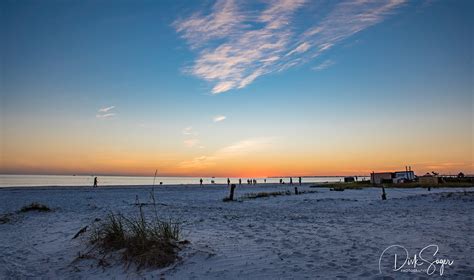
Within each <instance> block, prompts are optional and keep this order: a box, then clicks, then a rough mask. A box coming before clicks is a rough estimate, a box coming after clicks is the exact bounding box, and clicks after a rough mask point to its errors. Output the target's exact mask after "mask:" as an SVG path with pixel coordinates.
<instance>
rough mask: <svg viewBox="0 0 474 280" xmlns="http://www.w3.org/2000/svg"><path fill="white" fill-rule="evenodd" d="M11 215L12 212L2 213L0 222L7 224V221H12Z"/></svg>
mask: <svg viewBox="0 0 474 280" xmlns="http://www.w3.org/2000/svg"><path fill="white" fill-rule="evenodd" d="M11 216H12V214H11V213H8V214H1V215H0V224H7V223H9V222H11V221H12V219H11Z"/></svg>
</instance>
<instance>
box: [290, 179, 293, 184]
mask: <svg viewBox="0 0 474 280" xmlns="http://www.w3.org/2000/svg"><path fill="white" fill-rule="evenodd" d="M290 185H293V178H291V177H290Z"/></svg>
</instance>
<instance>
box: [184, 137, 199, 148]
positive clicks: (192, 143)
mask: <svg viewBox="0 0 474 280" xmlns="http://www.w3.org/2000/svg"><path fill="white" fill-rule="evenodd" d="M183 143H184V146H186V147H188V148H192V147H195V146H196V145H197V144H198V143H199V139H196V138H193V139H186V140H184V141H183Z"/></svg>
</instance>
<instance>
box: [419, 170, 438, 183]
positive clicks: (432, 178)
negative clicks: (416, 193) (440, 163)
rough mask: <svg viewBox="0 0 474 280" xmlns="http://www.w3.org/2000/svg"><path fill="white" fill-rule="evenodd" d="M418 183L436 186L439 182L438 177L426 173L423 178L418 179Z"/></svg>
mask: <svg viewBox="0 0 474 280" xmlns="http://www.w3.org/2000/svg"><path fill="white" fill-rule="evenodd" d="M418 182H419V183H420V184H422V185H437V184H438V182H439V177H438V176H436V175H432V174H430V173H426V174H425V175H423V176H420V177H418Z"/></svg>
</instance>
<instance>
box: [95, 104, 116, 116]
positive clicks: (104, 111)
mask: <svg viewBox="0 0 474 280" xmlns="http://www.w3.org/2000/svg"><path fill="white" fill-rule="evenodd" d="M114 108H115V106H109V107H104V108H100V109H99V110H97V114H96V115H95V117H96V118H98V119H112V118H113V117H115V116H116V113H112V112H110V111H111V110H112V109H114Z"/></svg>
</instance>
